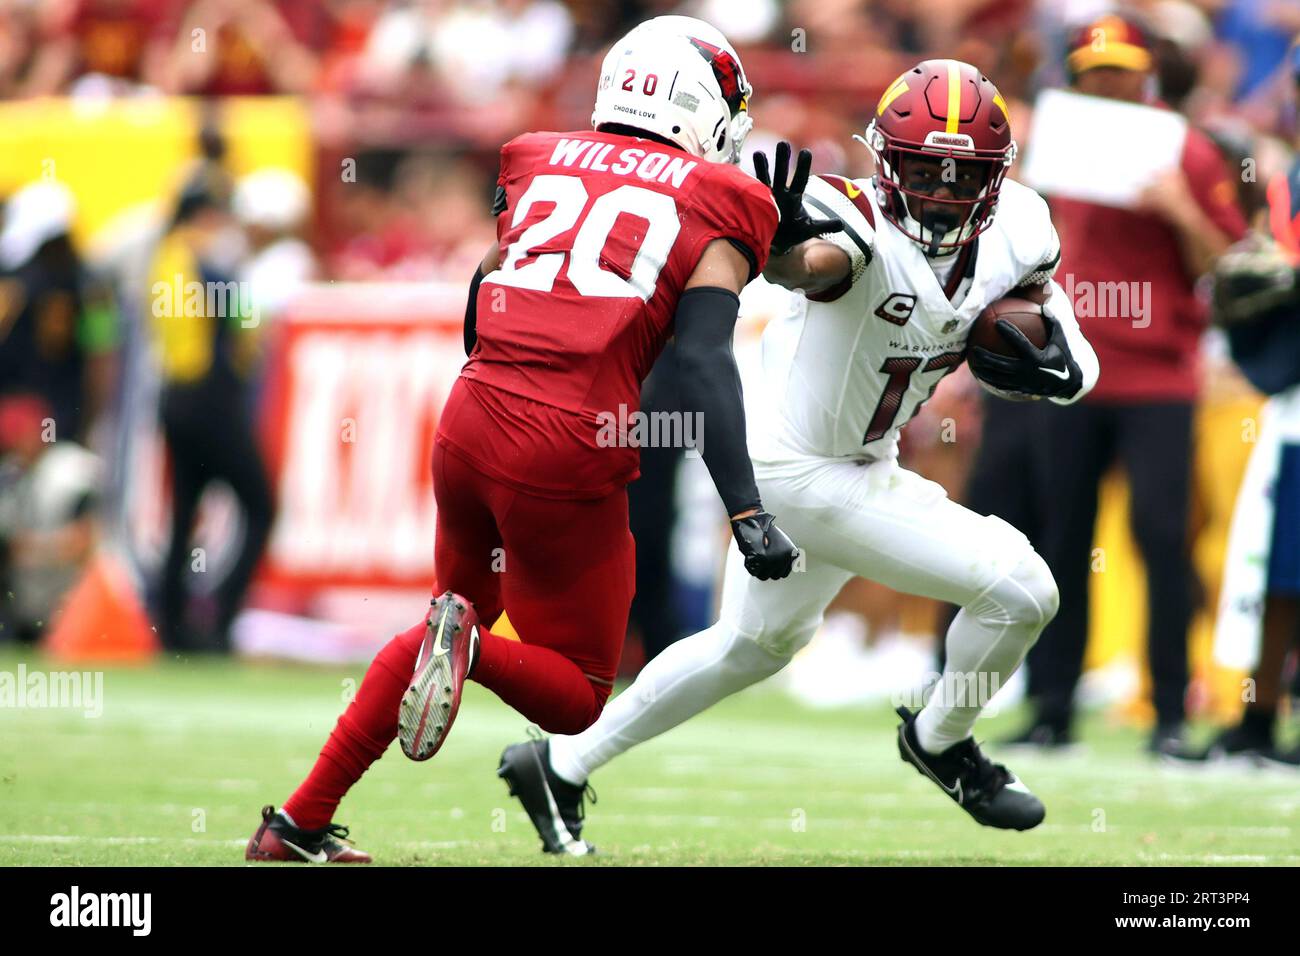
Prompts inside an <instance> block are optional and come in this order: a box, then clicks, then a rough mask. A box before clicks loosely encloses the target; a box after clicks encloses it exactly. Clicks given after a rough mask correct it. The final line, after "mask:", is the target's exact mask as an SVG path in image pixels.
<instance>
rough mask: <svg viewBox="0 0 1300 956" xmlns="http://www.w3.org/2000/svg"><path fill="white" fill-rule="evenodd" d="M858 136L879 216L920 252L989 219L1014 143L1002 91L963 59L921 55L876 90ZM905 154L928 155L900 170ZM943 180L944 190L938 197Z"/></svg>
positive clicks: (940, 248)
mask: <svg viewBox="0 0 1300 956" xmlns="http://www.w3.org/2000/svg"><path fill="white" fill-rule="evenodd" d="M857 138H858V139H859V140H860V141H861V142H863V143H864V144H865V145H866V147H867V148H868V149H869V150H871V153H872V155H873V156H875V158H876V177H875V183H876V190H877V198H878V201H879V204H880V209H881V211H882V212H883V213H884V215H885V218H886V219H888V220H889V221H890V222H892V223H893V224H894V225H895V226H897V227H898V228H899V229H900V230H901V231H902V232H903V233H904V234H905V235H906V236H907V237H908V238H909V239H912V240H913V241H915V242H916V243H918V244H919V245H920V246H921V247H922V249H923V250H925V253H926V255H929V256H940V255H944V254H947V253H950V252H952V251H953V250H955V249H957V248H958V247H960V246H964V245H966V244H967V243H969V242H970V241H971V240H972V239H974V238H975V237H976V236H978V235H979V234H980V233H981V232H983V231H984V230H985V229H987V228H988V227H989V226H990V225H992V223H993V212H994V210H995V209H996V208H997V204H998V192H999V190H1000V189H1001V187H1002V178H1003V177H1004V176H1005V175H1006V172H1007V168H1008V167H1009V166H1010V165H1011V164H1012V163H1013V162H1014V161H1015V158H1016V144H1015V141H1014V140H1013V139H1012V138H1011V124H1010V122H1009V121H1008V119H1007V104H1006V101H1005V100H1003V99H1002V94H1000V93H999V92H998V90H997V87H996V86H994V85H993V83H992V82H991V81H990V80H989V79H988V77H986V76H984V75H983V74H981V73H980V71H979V70H977V69H975V67H973V66H971V65H970V64H969V63H962V62H961V61H960V60H926V61H924V62H922V63H919V64H917V65H916V66H915V67H913V68H912V69H910V70H908V71H907V72H906V73H904V74H903V75H902V76H900V77H899V78H898V79H896V80H895V81H894V82H893V83H891V84H890V85H889V88H888V89H886V90H885V94H884V96H882V97H881V98H880V104H879V105H878V106H877V107H876V118H875V119H873V120H872V121H871V125H869V126H868V127H867V136H866V139H863V138H862V137H860V136H859V137H857ZM909 157H921V158H924V159H926V160H930V161H932V162H931V163H927V164H925V165H924V168H923V167H922V164H920V163H913V164H912V165H913V166H914V167H915V168H916V169H917V170H918V171H920V172H921V173H923V174H924V175H921V176H918V177H911V176H905V175H904V173H905V170H904V166H905V164H907V162H908V159H909ZM949 159H951V160H952V161H953V162H945V160H949ZM934 160H938V163H937V164H936V163H934V162H933V161H934ZM936 166H937V168H938V171H939V173H938V175H937V176H936V175H932V174H933V172H934V169H935V167H936ZM959 177H960V178H959ZM927 178H928V180H929V181H927ZM944 186H949V187H951V188H949V189H948V192H949V194H950V198H936V197H935V196H934V195H933V192H935V191H938V190H939V189H940V188H942V187H944ZM926 187H928V188H926ZM909 199H912V200H913V205H912V206H909V203H908V200H909ZM914 211H915V212H916V214H915V215H914Z"/></svg>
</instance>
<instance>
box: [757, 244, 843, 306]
mask: <svg viewBox="0 0 1300 956" xmlns="http://www.w3.org/2000/svg"><path fill="white" fill-rule="evenodd" d="M851 267H852V265H851V263H850V262H849V255H848V253H846V252H845V251H844V250H843V249H841V248H840V247H839V246H837V245H835V244H834V243H833V242H826V241H825V240H824V239H809V240H808V241H807V242H803V243H800V244H799V245H797V246H795V247H794V248H793V249H791V250H790V251H789V252H787V253H786V254H785V255H780V256H775V255H774V256H770V257H769V258H768V260H767V268H765V269H764V270H763V278H765V279H767V281H768V282H773V283H775V284H776V285H779V286H782V287H784V288H786V289H792V290H800V291H803V292H813V293H817V292H825V291H826V290H827V289H830V288H833V287H835V286H837V285H839V284H840V283H841V282H843V281H844V280H845V279H846V278H848V275H849V270H850V268H851Z"/></svg>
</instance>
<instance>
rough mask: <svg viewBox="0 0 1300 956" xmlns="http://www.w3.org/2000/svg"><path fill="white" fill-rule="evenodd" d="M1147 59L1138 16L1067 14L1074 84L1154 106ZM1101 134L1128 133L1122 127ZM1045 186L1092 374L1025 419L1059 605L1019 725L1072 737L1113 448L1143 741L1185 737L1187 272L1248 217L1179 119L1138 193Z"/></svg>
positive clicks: (1192, 348) (1035, 660)
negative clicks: (1142, 656) (1125, 202)
mask: <svg viewBox="0 0 1300 956" xmlns="http://www.w3.org/2000/svg"><path fill="white" fill-rule="evenodd" d="M1153 67H1154V63H1153V58H1152V54H1151V47H1150V42H1149V40H1148V38H1147V36H1146V35H1145V33H1144V32H1143V30H1142V29H1140V28H1139V27H1138V26H1137V25H1136V24H1135V23H1134V22H1132V21H1131V20H1127V19H1124V18H1121V17H1118V16H1114V15H1107V16H1105V17H1102V18H1101V19H1099V20H1096V21H1093V22H1092V23H1090V24H1088V25H1087V26H1085V27H1084V28H1082V29H1081V30H1079V31H1078V32H1077V33H1076V34H1075V39H1074V41H1073V43H1072V44H1071V50H1070V53H1069V55H1068V57H1067V69H1068V72H1069V75H1070V78H1071V86H1072V88H1073V89H1074V91H1075V92H1078V93H1084V94H1088V95H1090V96H1095V97H1102V98H1105V99H1112V100H1118V101H1122V102H1127V103H1136V104H1145V105H1147V106H1152V107H1157V108H1166V107H1165V106H1164V104H1162V103H1159V102H1158V101H1157V100H1156V98H1155V78H1154V74H1153ZM1096 135H1098V136H1105V135H1106V131H1105V130H1104V129H1099V130H1097V132H1096ZM1113 148H1114V149H1115V150H1124V149H1126V148H1127V149H1132V148H1133V147H1132V146H1131V145H1129V144H1126V143H1124V142H1122V141H1121V142H1115V143H1114V144H1113ZM1048 198H1049V201H1050V203H1051V207H1052V218H1053V221H1054V222H1055V224H1056V228H1057V231H1058V233H1059V234H1060V238H1061V249H1062V258H1061V265H1060V269H1059V271H1058V272H1057V281H1058V282H1060V283H1061V284H1062V286H1063V287H1064V288H1065V289H1066V291H1067V293H1068V294H1071V295H1072V296H1074V298H1075V311H1076V314H1078V315H1079V320H1080V324H1081V325H1082V327H1083V330H1084V333H1085V334H1086V335H1087V336H1088V340H1089V341H1090V342H1091V343H1092V345H1093V348H1094V349H1096V352H1097V357H1098V359H1099V361H1100V363H1101V378H1100V379H1099V381H1098V383H1097V386H1096V388H1094V389H1093V391H1092V393H1091V394H1090V395H1089V396H1088V397H1087V398H1086V399H1084V400H1083V401H1081V402H1079V403H1078V404H1077V405H1072V406H1070V407H1068V408H1057V409H1053V410H1052V412H1053V414H1051V415H1044V416H1041V417H1040V419H1039V421H1038V424H1037V442H1036V445H1037V447H1038V449H1039V454H1040V455H1041V459H1042V467H1041V474H1040V480H1041V481H1042V483H1043V484H1042V488H1043V492H1044V496H1045V497H1044V501H1045V507H1044V508H1043V509H1041V510H1042V516H1041V520H1042V523H1043V524H1042V529H1041V534H1040V538H1039V540H1037V541H1036V542H1035V543H1036V544H1037V545H1038V546H1039V550H1040V552H1041V553H1042V555H1043V557H1044V559H1045V560H1046V561H1047V563H1048V565H1049V566H1050V567H1051V569H1052V573H1053V575H1054V577H1055V578H1056V581H1057V585H1058V587H1059V588H1060V592H1061V611H1060V613H1059V614H1058V615H1057V616H1056V619H1055V620H1054V621H1053V622H1052V623H1051V624H1049V625H1048V626H1047V628H1046V629H1045V630H1044V631H1043V635H1042V637H1040V638H1039V640H1038V643H1037V644H1036V645H1035V646H1034V648H1033V649H1032V650H1031V651H1030V652H1029V656H1028V667H1029V682H1028V683H1029V696H1030V698H1031V700H1032V701H1033V703H1034V706H1035V715H1034V718H1033V722H1032V724H1031V726H1030V727H1029V728H1027V729H1026V730H1025V731H1024V733H1022V734H1021V735H1020V736H1019V737H1018V738H1016V741H1017V742H1019V743H1024V744H1031V745H1041V746H1046V747H1051V746H1054V745H1058V744H1064V743H1068V742H1069V741H1070V737H1071V724H1072V721H1073V712H1074V692H1075V687H1076V685H1077V684H1078V680H1079V676H1080V673H1081V671H1082V668H1083V657H1084V650H1085V644H1086V640H1087V634H1088V589H1089V578H1090V576H1091V563H1092V560H1093V555H1092V541H1093V528H1094V525H1095V523H1096V516H1097V492H1098V485H1099V483H1100V481H1101V479H1102V476H1103V475H1104V474H1105V473H1106V472H1107V471H1108V470H1109V469H1110V467H1111V465H1112V464H1113V463H1115V462H1117V461H1118V462H1119V463H1121V464H1122V465H1123V466H1124V469H1125V471H1126V473H1127V476H1128V481H1129V488H1130V495H1131V506H1130V521H1131V524H1132V530H1133V536H1134V538H1135V540H1136V542H1137V545H1138V549H1139V551H1140V552H1141V554H1142V557H1143V561H1144V563H1145V566H1146V571H1147V606H1148V608H1149V609H1150V610H1149V613H1148V624H1147V647H1148V655H1147V657H1148V663H1149V666H1150V668H1151V676H1152V684H1153V698H1154V703H1155V711H1156V727H1155V730H1154V731H1153V733H1152V736H1151V739H1150V742H1149V749H1150V750H1151V752H1153V753H1177V752H1180V751H1181V750H1183V749H1184V747H1185V744H1184V739H1183V733H1184V728H1183V724H1184V696H1185V693H1186V687H1187V629H1188V625H1189V623H1190V619H1191V613H1192V594H1193V581H1192V570H1191V561H1190V555H1189V546H1188V519H1189V501H1190V485H1191V464H1190V463H1191V458H1192V415H1193V408H1194V404H1195V401H1196V397H1197V394H1198V390H1199V387H1200V378H1199V375H1198V353H1199V348H1200V341H1201V335H1202V332H1203V330H1204V328H1205V325H1206V322H1207V319H1208V316H1207V315H1206V312H1205V308H1204V305H1203V303H1202V302H1201V301H1200V300H1199V299H1198V298H1197V296H1196V294H1195V290H1194V285H1195V283H1196V280H1197V279H1198V277H1200V276H1201V275H1202V274H1203V273H1205V272H1206V271H1207V270H1208V269H1209V268H1211V267H1212V265H1213V263H1214V262H1215V259H1216V257H1217V256H1218V255H1220V254H1221V253H1222V252H1223V251H1224V250H1225V249H1226V248H1227V247H1228V245H1229V244H1230V243H1231V242H1233V241H1236V240H1238V239H1240V238H1241V237H1242V236H1243V235H1244V234H1245V231H1246V224H1245V221H1244V219H1243V217H1242V214H1241V211H1240V209H1239V208H1238V205H1237V192H1236V189H1235V188H1234V185H1233V182H1232V181H1231V180H1230V179H1229V178H1228V174H1227V168H1226V164H1225V163H1224V160H1223V157H1222V155H1221V154H1220V153H1219V151H1218V149H1217V148H1216V147H1215V146H1214V145H1213V143H1212V142H1211V141H1210V140H1209V138H1208V137H1207V136H1206V135H1205V134H1204V133H1202V132H1201V131H1199V130H1198V129H1196V128H1195V127H1194V126H1190V127H1189V128H1188V129H1187V134H1186V138H1185V141H1184V145H1183V151H1182V156H1181V160H1180V162H1179V165H1178V166H1177V167H1175V168H1174V169H1172V170H1170V171H1168V172H1167V173H1165V174H1163V175H1162V176H1161V177H1160V178H1158V179H1157V180H1156V181H1155V182H1154V183H1152V184H1151V185H1149V186H1148V187H1146V189H1145V190H1144V192H1143V193H1142V195H1141V198H1140V199H1139V202H1138V205H1137V206H1136V207H1135V208H1118V207H1114V206H1103V205H1100V204H1098V203H1094V202H1088V201H1083V200H1080V199H1074V198H1067V197H1064V196H1049V197H1048ZM1120 288H1122V289H1125V290H1130V293H1131V294H1129V295H1127V296H1125V297H1124V300H1123V301H1126V302H1128V303H1129V304H1128V306H1127V307H1125V306H1123V305H1121V304H1119V303H1120V301H1121V300H1119V299H1118V298H1116V299H1115V303H1114V304H1113V307H1112V305H1102V304H1101V299H1100V298H1099V297H1098V295H1094V296H1093V297H1092V299H1093V302H1092V305H1091V306H1089V308H1086V309H1084V308H1081V307H1080V298H1079V297H1080V295H1083V294H1085V292H1086V290H1093V291H1094V292H1096V291H1099V290H1107V289H1120ZM1139 297H1140V298H1139ZM1111 311H1118V312H1121V313H1123V314H1109V313H1110V312H1111ZM1139 311H1140V312H1141V314H1140V315H1139V314H1138V312H1139Z"/></svg>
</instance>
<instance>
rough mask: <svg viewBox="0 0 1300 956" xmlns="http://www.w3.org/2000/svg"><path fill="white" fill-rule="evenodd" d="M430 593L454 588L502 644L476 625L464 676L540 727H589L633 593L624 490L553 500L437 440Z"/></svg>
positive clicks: (610, 681) (612, 669) (609, 683)
mask: <svg viewBox="0 0 1300 956" xmlns="http://www.w3.org/2000/svg"><path fill="white" fill-rule="evenodd" d="M433 489H434V494H435V496H436V497H437V500H438V530H437V538H436V541H435V551H434V559H435V562H436V565H437V568H438V584H437V587H436V588H435V589H434V591H435V593H441V592H442V591H455V592H456V593H457V594H461V595H464V596H465V597H467V598H469V600H470V601H471V602H473V604H474V608H475V610H477V611H478V614H479V620H480V622H481V623H482V624H484V625H490V624H491V623H492V622H493V621H495V620H496V619H497V617H499V616H500V614H501V611H502V610H505V611H506V612H508V613H509V615H510V622H511V624H513V625H514V627H515V630H516V631H517V632H518V633H519V636H520V640H519V641H511V640H507V639H505V638H502V637H498V636H496V635H494V634H490V633H485V632H484V630H483V628H482V627H480V629H479V633H480V636H481V644H480V648H479V658H478V663H477V665H476V666H475V668H474V671H473V673H472V674H471V677H472V678H473V679H474V680H475V681H477V682H478V683H480V684H482V685H484V686H485V687H488V688H490V689H491V690H493V691H495V692H496V694H497V695H498V696H499V697H500V698H501V699H502V700H504V701H505V702H506V703H507V704H509V705H510V706H512V707H514V708H515V709H516V710H517V711H519V712H520V713H521V714H523V715H524V716H525V717H527V718H528V719H530V720H532V721H533V722H534V723H536V724H537V725H538V726H539V727H541V728H542V729H543V730H545V731H548V732H550V733H559V734H573V733H578V732H579V731H582V730H585V729H586V728H587V727H590V726H591V725H592V724H593V723H595V721H596V718H597V717H598V716H600V710H601V708H602V707H603V706H604V704H605V699H606V698H607V697H608V696H609V692H610V690H611V689H612V687H613V685H614V676H615V674H616V673H617V672H618V661H619V657H620V656H621V654H622V652H623V641H624V638H625V637H626V635H627V616H628V610H629V609H630V608H631V606H632V593H633V591H634V590H635V579H636V553H635V548H634V543H633V540H632V533H631V532H630V531H629V530H628V526H627V492H625V491H623V490H621V489H620V490H619V491H617V492H615V493H614V494H611V495H607V496H606V497H604V498H597V499H582V500H554V499H550V498H539V497H534V496H532V495H529V494H525V493H523V492H520V491H517V490H515V489H514V488H511V487H510V486H509V485H506V484H505V483H503V482H501V481H498V480H496V479H495V478H491V477H489V476H487V475H485V474H483V472H481V471H479V470H478V469H476V468H475V467H474V466H473V465H472V464H470V463H469V462H467V461H466V460H465V459H463V458H461V457H460V456H459V455H457V454H456V453H455V452H454V451H451V450H449V449H446V448H444V447H443V446H442V445H438V446H437V447H436V448H435V449H434V453H433Z"/></svg>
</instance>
